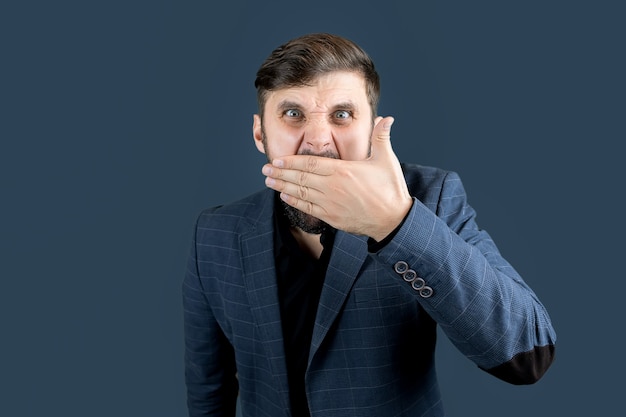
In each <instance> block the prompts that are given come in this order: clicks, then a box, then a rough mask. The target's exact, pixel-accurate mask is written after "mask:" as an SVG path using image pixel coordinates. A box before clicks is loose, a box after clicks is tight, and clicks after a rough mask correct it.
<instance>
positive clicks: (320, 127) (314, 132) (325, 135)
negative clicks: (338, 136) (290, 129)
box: [301, 119, 333, 153]
mask: <svg viewBox="0 0 626 417" xmlns="http://www.w3.org/2000/svg"><path fill="white" fill-rule="evenodd" d="M332 143H333V135H332V127H331V126H330V123H328V121H327V120H323V119H314V120H311V121H310V122H309V123H308V124H307V126H306V128H305V130H304V138H303V140H302V145H301V146H302V147H303V148H305V149H307V150H309V151H312V152H314V153H319V152H324V151H328V150H329V148H332Z"/></svg>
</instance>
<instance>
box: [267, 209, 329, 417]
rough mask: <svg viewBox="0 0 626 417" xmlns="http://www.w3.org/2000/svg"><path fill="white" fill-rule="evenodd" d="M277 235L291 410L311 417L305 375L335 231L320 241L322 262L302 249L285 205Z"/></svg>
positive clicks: (277, 223) (300, 416) (279, 215)
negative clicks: (291, 229) (293, 233)
mask: <svg viewBox="0 0 626 417" xmlns="http://www.w3.org/2000/svg"><path fill="white" fill-rule="evenodd" d="M274 232H275V233H274V256H275V259H274V261H275V264H276V278H277V283H278V296H279V300H280V301H279V302H280V313H281V323H282V328H283V339H284V344H285V356H286V359H287V378H288V381H289V396H290V400H291V410H292V415H293V416H296V417H306V416H309V410H308V406H307V400H306V393H305V389H304V373H305V371H306V367H307V362H308V359H309V349H310V347H311V337H312V335H313V326H314V324H315V315H316V313H317V305H318V303H319V299H320V294H321V292H322V286H323V285H324V276H325V275H326V269H327V268H328V261H329V260H330V254H331V251H332V247H333V242H334V240H335V230H334V229H332V228H330V227H329V230H328V231H324V232H323V233H322V235H321V239H320V241H321V243H322V246H323V251H322V254H321V256H320V259H315V258H313V257H312V256H311V255H309V254H308V253H307V252H305V251H303V250H302V249H301V248H300V246H299V245H298V242H297V241H296V239H295V238H294V237H293V235H292V234H291V232H290V226H289V222H288V220H287V218H286V216H285V215H284V213H283V211H282V210H281V203H280V202H279V201H277V202H276V210H275V215H274Z"/></svg>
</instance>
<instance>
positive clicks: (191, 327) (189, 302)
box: [182, 224, 238, 417]
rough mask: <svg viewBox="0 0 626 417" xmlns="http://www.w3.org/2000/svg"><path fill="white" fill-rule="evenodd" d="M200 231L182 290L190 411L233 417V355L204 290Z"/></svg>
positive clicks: (235, 385) (193, 415)
mask: <svg viewBox="0 0 626 417" xmlns="http://www.w3.org/2000/svg"><path fill="white" fill-rule="evenodd" d="M197 230H198V225H197V224H196V228H195V231H194V239H193V244H192V247H191V253H190V255H189V260H188V264H187V271H186V274H185V278H184V281H183V289H182V294H183V310H184V339H185V382H186V385H187V407H188V409H189V416H190V417H199V416H215V417H218V416H219V417H234V416H235V409H236V400H237V393H238V382H237V378H236V367H235V360H234V353H233V349H232V345H231V344H230V342H229V341H228V339H227V338H226V336H225V335H224V333H223V332H222V330H221V328H220V326H219V325H218V323H217V321H216V319H215V317H214V315H213V312H212V311H211V308H210V306H209V305H208V302H207V299H206V296H205V293H204V289H203V287H202V281H201V279H200V276H199V275H200V274H199V272H198V271H199V269H198V259H197V250H196V248H197V242H196V236H197Z"/></svg>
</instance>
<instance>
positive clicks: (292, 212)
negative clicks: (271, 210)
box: [280, 150, 339, 235]
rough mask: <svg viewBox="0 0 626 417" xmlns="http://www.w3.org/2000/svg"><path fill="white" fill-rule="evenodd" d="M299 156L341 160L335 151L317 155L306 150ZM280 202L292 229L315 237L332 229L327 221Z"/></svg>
mask: <svg viewBox="0 0 626 417" xmlns="http://www.w3.org/2000/svg"><path fill="white" fill-rule="evenodd" d="M298 155H315V156H321V157H324V158H333V159H339V155H338V154H337V153H335V152H333V151H326V152H321V153H315V152H313V151H309V150H304V151H302V152H299V153H298ZM280 202H281V205H282V208H283V212H284V213H285V216H287V219H288V220H289V225H290V226H291V227H297V228H298V229H300V230H302V231H303V232H306V233H310V234H315V235H318V234H320V233H322V232H323V231H324V230H326V229H327V228H329V227H331V226H330V225H329V224H328V223H326V222H325V221H323V220H320V219H318V218H317V217H314V216H311V215H310V214H308V213H305V212H303V211H302V210H299V209H297V208H295V207H292V206H290V205H289V204H287V203H285V202H284V201H283V200H280Z"/></svg>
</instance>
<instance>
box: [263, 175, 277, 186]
mask: <svg viewBox="0 0 626 417" xmlns="http://www.w3.org/2000/svg"><path fill="white" fill-rule="evenodd" d="M275 184H276V180H275V179H274V178H269V177H267V178H265V185H267V186H268V187H273V186H274V185H275Z"/></svg>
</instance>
